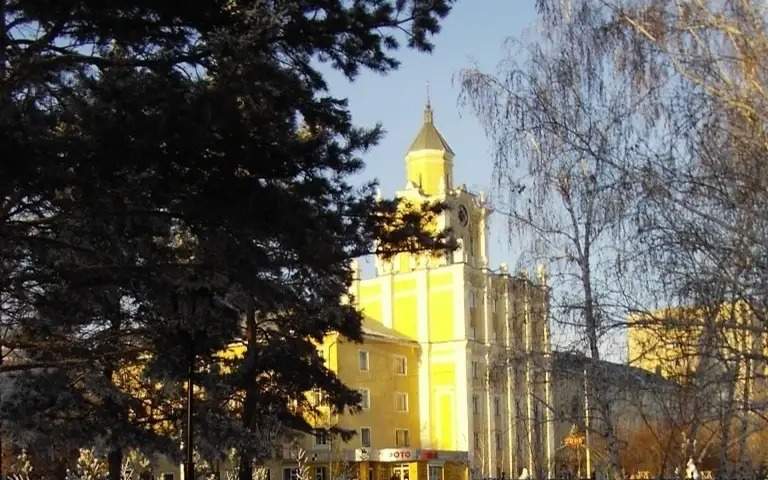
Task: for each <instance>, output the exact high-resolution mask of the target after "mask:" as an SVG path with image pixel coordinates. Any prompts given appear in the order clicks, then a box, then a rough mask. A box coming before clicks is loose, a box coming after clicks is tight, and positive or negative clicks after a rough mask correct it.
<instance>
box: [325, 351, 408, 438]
mask: <svg viewBox="0 0 768 480" xmlns="http://www.w3.org/2000/svg"><path fill="white" fill-rule="evenodd" d="M328 346H329V345H328V343H326V345H325V348H328ZM334 350H335V351H336V353H335V354H333V355H332V358H334V359H338V365H337V369H336V372H337V375H338V376H339V378H340V379H341V381H342V382H343V383H344V384H345V385H347V386H349V387H350V388H353V389H368V390H369V392H370V408H369V409H367V410H362V411H360V412H358V413H355V414H345V415H342V416H340V417H339V418H334V424H337V425H339V426H341V427H343V428H347V429H353V430H355V431H356V432H357V435H356V436H355V437H353V438H352V439H351V440H350V441H349V442H347V443H346V445H345V448H360V447H361V446H362V445H361V442H360V435H359V433H360V428H361V427H368V428H370V429H371V442H372V445H371V447H372V448H392V447H394V446H395V429H407V430H408V431H409V437H410V447H411V448H419V445H420V442H419V412H418V409H419V389H418V386H419V385H418V352H419V347H418V344H416V343H415V342H410V341H408V340H406V339H403V340H402V341H399V342H397V343H395V342H392V341H380V340H376V339H373V338H370V337H368V338H366V339H365V342H364V343H362V344H357V343H352V342H349V341H346V340H344V339H341V340H340V341H339V342H338V343H337V344H336V346H331V351H332V352H333V351H334ZM360 351H366V352H368V358H369V369H368V371H361V370H360V368H359V352H360ZM399 357H405V359H406V362H407V371H406V374H405V375H399V374H397V373H396V372H395V359H396V358H399ZM397 392H402V393H407V395H408V411H407V412H399V411H397V410H396V393H397Z"/></svg>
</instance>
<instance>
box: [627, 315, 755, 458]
mask: <svg viewBox="0 0 768 480" xmlns="http://www.w3.org/2000/svg"><path fill="white" fill-rule="evenodd" d="M627 338H628V357H629V362H630V364H631V365H634V366H637V367H640V368H643V369H645V370H648V371H651V372H656V373H657V374H660V375H662V376H664V377H666V378H668V379H670V380H673V381H675V382H677V383H678V384H679V385H680V387H681V388H680V389H679V390H678V392H679V393H678V396H677V398H676V399H675V400H676V402H677V404H678V406H677V408H676V410H675V414H676V415H677V418H676V419H675V420H676V422H677V423H680V424H683V425H688V424H690V425H695V426H696V428H697V429H698V431H699V433H698V435H699V436H700V437H704V438H707V436H708V437H709V438H717V439H718V441H719V439H721V438H725V439H727V441H728V442H730V446H729V447H727V448H728V455H729V459H730V461H734V462H735V463H741V462H744V461H752V462H753V465H757V464H759V463H760V462H762V461H763V460H764V451H765V446H764V442H765V440H764V439H765V436H764V433H763V432H764V431H765V426H766V422H765V416H764V410H765V405H766V402H768V361H767V360H766V359H768V348H767V347H766V345H768V330H766V328H765V326H764V324H763V322H762V321H761V319H760V315H756V314H755V312H754V311H753V310H752V309H751V308H750V307H749V306H748V305H747V304H746V303H745V302H743V301H736V302H733V303H730V304H712V305H702V306H696V307H678V308H667V309H663V310H659V311H656V312H652V313H647V314H642V315H641V314H638V315H635V316H634V317H633V318H631V319H630V321H629V330H628V335H627ZM686 422H687V423H686ZM724 425H729V427H728V429H727V431H725V432H724ZM686 428H688V427H687V426H686ZM700 443H703V440H701V441H700ZM712 443H714V444H717V443H716V442H712ZM720 448H722V445H720ZM715 449H716V448H715V447H713V448H710V450H711V451H714V450H715Z"/></svg>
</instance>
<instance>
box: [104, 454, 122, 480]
mask: <svg viewBox="0 0 768 480" xmlns="http://www.w3.org/2000/svg"><path fill="white" fill-rule="evenodd" d="M122 466H123V449H122V448H119V447H118V448H113V449H112V450H110V451H109V453H108V454H107V469H108V472H109V476H108V477H107V478H109V480H120V470H121V469H122Z"/></svg>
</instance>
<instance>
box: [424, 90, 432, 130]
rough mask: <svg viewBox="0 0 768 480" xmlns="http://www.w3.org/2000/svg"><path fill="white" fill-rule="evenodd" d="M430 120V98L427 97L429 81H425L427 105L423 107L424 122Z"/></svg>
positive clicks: (430, 121) (429, 121)
mask: <svg viewBox="0 0 768 480" xmlns="http://www.w3.org/2000/svg"><path fill="white" fill-rule="evenodd" d="M432 122H433V118H432V100H431V99H430V98H429V81H427V105H426V106H425V107H424V123H432Z"/></svg>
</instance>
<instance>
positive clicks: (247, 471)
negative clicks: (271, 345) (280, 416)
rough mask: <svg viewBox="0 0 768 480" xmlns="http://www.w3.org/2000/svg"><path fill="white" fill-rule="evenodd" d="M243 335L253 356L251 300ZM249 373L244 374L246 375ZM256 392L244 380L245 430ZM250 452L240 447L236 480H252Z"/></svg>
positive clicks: (254, 326)
mask: <svg viewBox="0 0 768 480" xmlns="http://www.w3.org/2000/svg"><path fill="white" fill-rule="evenodd" d="M245 330H246V332H245V334H246V336H247V345H248V347H247V348H248V350H247V351H246V353H245V355H246V357H247V356H248V355H251V354H253V352H254V349H255V348H256V310H255V307H254V305H253V301H252V300H251V301H250V302H249V305H248V312H247V314H246V318H245ZM248 374H249V373H248V372H246V375H248ZM257 393H258V392H257V391H256V389H255V388H254V386H253V382H251V381H250V379H246V385H245V401H244V404H243V418H242V420H243V425H244V426H245V427H246V428H249V427H252V426H253V421H254V418H253V416H254V415H255V410H256V408H255V407H256V401H257V398H256V397H257ZM250 453H251V452H250V450H249V449H248V448H247V447H241V448H240V451H239V454H240V455H239V462H238V463H239V464H238V467H237V478H238V480H252V479H253V462H252V459H251V454H250Z"/></svg>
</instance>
